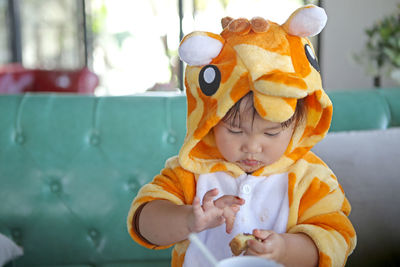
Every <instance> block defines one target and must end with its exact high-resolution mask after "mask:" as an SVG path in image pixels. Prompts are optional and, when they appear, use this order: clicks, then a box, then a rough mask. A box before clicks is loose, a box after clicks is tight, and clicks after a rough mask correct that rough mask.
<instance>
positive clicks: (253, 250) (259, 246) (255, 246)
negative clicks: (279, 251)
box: [245, 240, 271, 256]
mask: <svg viewBox="0 0 400 267" xmlns="http://www.w3.org/2000/svg"><path fill="white" fill-rule="evenodd" d="M247 245H248V249H247V251H246V253H245V255H254V256H260V255H264V256H265V255H267V254H270V253H271V247H270V244H269V243H268V242H265V241H258V240H249V241H247Z"/></svg>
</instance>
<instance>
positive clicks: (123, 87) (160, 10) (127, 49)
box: [88, 0, 179, 95]
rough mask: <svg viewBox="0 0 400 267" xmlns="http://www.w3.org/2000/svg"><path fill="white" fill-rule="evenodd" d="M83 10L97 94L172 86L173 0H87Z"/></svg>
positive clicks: (176, 23)
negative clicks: (86, 14)
mask: <svg viewBox="0 0 400 267" xmlns="http://www.w3.org/2000/svg"><path fill="white" fill-rule="evenodd" d="M88 8H89V10H90V17H89V18H88V21H90V22H91V32H92V35H93V37H92V38H93V39H92V41H93V62H92V64H93V70H94V72H96V73H97V74H98V75H100V77H101V85H100V87H99V88H98V91H97V94H105V95H124V94H132V93H140V92H144V91H146V90H163V91H171V90H172V91H176V90H177V88H178V87H179V86H178V79H177V75H178V72H179V71H178V67H179V61H178V57H177V49H178V45H179V15H178V1H177V0H146V1H143V0H130V1H126V0H91V1H90V6H89V7H88Z"/></svg>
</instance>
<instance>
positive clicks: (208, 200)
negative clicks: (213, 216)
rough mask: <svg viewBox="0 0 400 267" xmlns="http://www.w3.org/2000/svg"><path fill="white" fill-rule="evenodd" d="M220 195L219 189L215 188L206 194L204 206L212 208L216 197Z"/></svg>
mask: <svg viewBox="0 0 400 267" xmlns="http://www.w3.org/2000/svg"><path fill="white" fill-rule="evenodd" d="M217 195H218V189H217V188H214V189H211V190H210V191H208V192H207V193H205V194H204V197H203V207H204V209H208V208H212V207H213V206H214V198H215V197H216V196H217Z"/></svg>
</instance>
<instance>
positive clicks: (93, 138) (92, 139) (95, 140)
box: [90, 133, 100, 146]
mask: <svg viewBox="0 0 400 267" xmlns="http://www.w3.org/2000/svg"><path fill="white" fill-rule="evenodd" d="M90 143H91V144H92V145H93V146H98V145H99V144H100V136H99V135H98V134H96V133H94V134H92V136H91V137H90Z"/></svg>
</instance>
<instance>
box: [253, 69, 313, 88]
mask: <svg viewBox="0 0 400 267" xmlns="http://www.w3.org/2000/svg"><path fill="white" fill-rule="evenodd" d="M259 80H264V81H269V82H274V83H278V84H284V85H287V86H291V87H296V88H298V89H302V90H307V84H306V83H305V81H304V80H303V79H301V78H300V77H296V76H294V75H291V74H288V73H284V72H281V71H274V72H272V73H269V74H264V75H263V76H261V77H260V78H258V79H257V81H259Z"/></svg>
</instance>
